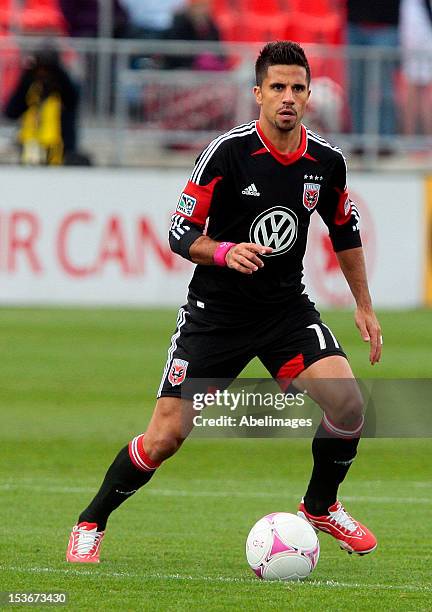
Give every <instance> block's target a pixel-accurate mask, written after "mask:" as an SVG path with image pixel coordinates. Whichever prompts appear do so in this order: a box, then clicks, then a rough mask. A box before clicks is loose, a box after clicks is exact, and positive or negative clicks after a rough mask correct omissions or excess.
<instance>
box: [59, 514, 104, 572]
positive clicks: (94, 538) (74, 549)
mask: <svg viewBox="0 0 432 612" xmlns="http://www.w3.org/2000/svg"><path fill="white" fill-rule="evenodd" d="M104 535H105V532H104V531H98V530H97V524H96V523H85V522H84V523H79V524H78V525H75V527H74V528H73V529H72V532H71V534H70V538H69V544H68V547H67V551H66V561H69V563H99V552H100V545H101V542H102V540H103V537H104Z"/></svg>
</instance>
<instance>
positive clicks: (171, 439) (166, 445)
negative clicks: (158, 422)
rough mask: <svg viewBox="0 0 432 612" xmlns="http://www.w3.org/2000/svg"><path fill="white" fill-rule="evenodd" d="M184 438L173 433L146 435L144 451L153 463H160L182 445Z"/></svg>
mask: <svg viewBox="0 0 432 612" xmlns="http://www.w3.org/2000/svg"><path fill="white" fill-rule="evenodd" d="M183 441H184V438H181V437H179V436H176V435H173V434H160V435H157V436H155V437H154V438H151V439H147V437H146V452H147V454H148V456H149V457H150V459H151V460H152V461H154V462H155V463H161V462H162V461H165V459H168V458H169V457H171V456H172V455H174V454H175V453H176V452H177V451H178V449H179V448H180V446H181V445H182V443H183Z"/></svg>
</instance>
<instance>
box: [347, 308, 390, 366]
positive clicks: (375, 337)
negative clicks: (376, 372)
mask: <svg viewBox="0 0 432 612" xmlns="http://www.w3.org/2000/svg"><path fill="white" fill-rule="evenodd" d="M354 316H355V323H356V325H357V327H358V329H359V331H360V335H361V337H362V338H363V340H364V341H365V342H369V343H370V353H369V361H370V363H371V365H375V364H376V363H378V362H379V360H380V359H381V352H382V343H383V340H382V335H381V326H380V324H379V322H378V319H377V317H376V315H375V313H374V311H373V310H372V308H359V307H357V308H356V311H355V315H354Z"/></svg>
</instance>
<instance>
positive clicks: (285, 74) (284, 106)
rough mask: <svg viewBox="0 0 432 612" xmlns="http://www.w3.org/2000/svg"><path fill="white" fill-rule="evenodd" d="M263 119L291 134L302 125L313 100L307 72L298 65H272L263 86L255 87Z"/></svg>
mask: <svg viewBox="0 0 432 612" xmlns="http://www.w3.org/2000/svg"><path fill="white" fill-rule="evenodd" d="M254 94H255V98H256V101H257V103H258V105H259V106H260V107H261V112H260V120H264V121H265V122H268V123H269V124H271V125H272V126H273V127H275V128H277V129H279V130H282V131H286V132H290V131H291V130H293V129H294V128H296V127H297V126H298V125H300V123H301V121H302V119H303V115H304V114H305V110H306V105H307V102H308V100H309V96H310V90H309V86H308V82H307V77H306V69H305V68H303V66H296V65H294V64H293V65H291V64H290V65H284V64H281V65H276V66H269V68H268V71H267V76H266V77H265V79H264V80H263V82H262V85H261V87H259V86H256V87H254Z"/></svg>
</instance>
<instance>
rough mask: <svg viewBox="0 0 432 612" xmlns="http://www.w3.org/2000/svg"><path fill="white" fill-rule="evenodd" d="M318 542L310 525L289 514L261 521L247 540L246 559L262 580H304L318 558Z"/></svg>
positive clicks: (269, 516)
mask: <svg viewBox="0 0 432 612" xmlns="http://www.w3.org/2000/svg"><path fill="white" fill-rule="evenodd" d="M319 551H320V547H319V541H318V538H317V535H316V533H315V531H314V529H313V527H312V526H311V525H309V523H307V522H306V521H305V520H304V519H302V518H300V517H298V516H296V515H295V514H289V513H288V512H273V513H272V514H267V515H266V516H264V517H263V518H262V519H260V520H259V521H258V522H257V523H255V525H254V526H253V527H252V529H251V530H250V532H249V535H248V537H247V540H246V558H247V561H248V563H249V565H250V567H251V569H252V570H253V571H254V572H255V574H256V575H257V576H258V578H262V579H263V580H303V578H306V576H309V574H310V573H311V572H312V570H313V569H314V567H315V566H316V564H317V563H318V558H319Z"/></svg>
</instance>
